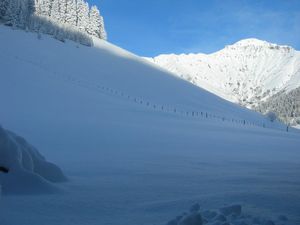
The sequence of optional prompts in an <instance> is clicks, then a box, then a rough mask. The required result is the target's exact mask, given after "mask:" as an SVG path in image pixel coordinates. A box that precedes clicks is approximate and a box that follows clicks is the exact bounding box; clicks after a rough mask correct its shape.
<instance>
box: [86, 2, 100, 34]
mask: <svg viewBox="0 0 300 225" xmlns="http://www.w3.org/2000/svg"><path fill="white" fill-rule="evenodd" d="M99 24H100V13H99V10H98V8H97V7H96V6H92V7H91V9H90V12H89V23H88V26H87V27H86V31H87V33H88V34H90V35H92V36H96V37H99V32H98V26H99Z"/></svg>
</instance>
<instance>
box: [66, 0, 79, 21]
mask: <svg viewBox="0 0 300 225" xmlns="http://www.w3.org/2000/svg"><path fill="white" fill-rule="evenodd" d="M76 20H77V13H76V0H66V7H65V23H66V24H69V25H71V26H76Z"/></svg>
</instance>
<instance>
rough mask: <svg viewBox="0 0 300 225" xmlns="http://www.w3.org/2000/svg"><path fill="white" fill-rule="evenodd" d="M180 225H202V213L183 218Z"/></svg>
mask: <svg viewBox="0 0 300 225" xmlns="http://www.w3.org/2000/svg"><path fill="white" fill-rule="evenodd" d="M178 225H202V216H201V214H200V213H191V214H189V215H187V216H185V217H183V218H182V219H181V220H180V221H179V223H178Z"/></svg>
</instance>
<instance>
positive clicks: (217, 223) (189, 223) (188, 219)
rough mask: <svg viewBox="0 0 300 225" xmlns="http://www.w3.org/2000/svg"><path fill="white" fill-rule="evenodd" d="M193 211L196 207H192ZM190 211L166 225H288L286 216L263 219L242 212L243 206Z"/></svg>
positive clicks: (236, 205)
mask: <svg viewBox="0 0 300 225" xmlns="http://www.w3.org/2000/svg"><path fill="white" fill-rule="evenodd" d="M192 208H193V209H195V207H193V206H192ZM197 209H198V210H197V211H195V210H190V212H189V213H183V214H182V215H179V216H177V217H176V218H175V219H173V220H170V221H169V222H168V223H166V225H204V224H205V225H252V224H255V225H276V224H281V225H285V224H288V218H287V217H286V216H285V215H279V216H278V217H277V218H276V219H270V218H262V217H260V216H255V215H250V214H247V213H244V212H242V206H241V205H238V204H235V205H229V206H226V207H222V208H220V209H218V210H204V211H203V210H200V207H197Z"/></svg>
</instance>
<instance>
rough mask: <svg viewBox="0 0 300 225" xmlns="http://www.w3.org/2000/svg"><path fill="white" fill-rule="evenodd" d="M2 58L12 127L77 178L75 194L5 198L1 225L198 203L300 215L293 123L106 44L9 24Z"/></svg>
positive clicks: (152, 218) (2, 88) (142, 215)
mask: <svg viewBox="0 0 300 225" xmlns="http://www.w3.org/2000/svg"><path fill="white" fill-rule="evenodd" d="M0 65H1V71H0V102H1V108H0V118H1V121H0V123H1V124H2V125H3V127H5V128H6V129H9V130H12V131H14V132H16V133H17V134H18V135H21V136H23V137H24V138H26V140H27V141H28V142H29V143H34V145H35V146H36V147H37V149H42V150H43V155H45V157H46V158H47V159H49V160H51V162H55V163H57V164H59V165H60V166H61V167H62V168H63V169H64V171H66V173H67V174H68V177H70V182H67V183H66V184H65V186H64V190H66V192H67V194H65V195H59V196H56V195H51V196H38V197H23V196H21V197H19V196H18V197H15V196H12V197H9V198H7V197H5V196H4V197H3V198H2V199H1V201H0V224H1V225H2V224H5V225H10V224H13V225H14V224H22V225H40V224H47V225H48V224H49V225H61V224H70V223H72V224H74V225H82V224H89V225H98V224H114V225H124V224H130V225H140V224H143V225H153V224H164V223H165V221H167V220H168V219H170V218H173V217H174V216H175V215H178V213H180V212H181V211H183V210H185V209H186V206H187V205H191V204H192V202H193V201H197V202H200V203H201V205H202V203H203V204H204V205H205V206H207V208H216V207H219V206H221V205H224V203H228V202H229V203H232V201H236V202H238V203H240V204H242V205H243V209H245V212H247V211H249V210H250V211H251V210H253V211H255V210H256V212H259V213H262V214H263V216H264V217H265V216H266V215H268V216H272V215H273V214H275V215H278V213H280V214H281V213H282V214H285V215H287V216H288V218H289V220H290V221H291V223H293V222H294V224H297V222H299V221H300V218H299V213H298V212H299V209H300V196H299V192H298V190H299V182H298V179H297V178H298V177H299V176H298V175H299V150H298V148H299V143H300V139H299V134H297V133H294V132H289V133H287V132H285V130H284V131H283V130H282V129H285V127H283V126H282V125H281V124H279V123H269V122H267V120H266V119H265V118H264V117H262V116H261V115H260V114H258V113H255V112H253V111H250V110H247V109H244V108H242V107H240V106H237V105H236V104H233V103H230V102H227V101H225V100H223V99H221V98H219V97H217V96H215V95H213V94H211V93H209V92H207V91H205V90H202V89H199V88H198V87H195V86H194V85H192V84H190V83H188V82H186V81H184V80H182V79H179V78H177V77H176V76H174V75H173V74H171V73H168V72H166V71H165V70H163V69H161V68H158V67H156V66H154V65H153V64H152V63H149V62H147V61H145V60H143V59H141V58H139V57H137V56H134V55H133V54H131V53H128V52H126V51H124V50H122V49H120V48H118V47H116V46H113V45H111V44H109V43H107V42H105V41H101V40H97V39H95V47H92V48H90V47H85V46H81V45H77V44H75V43H73V42H68V41H67V42H66V43H61V42H59V41H57V40H54V39H52V38H49V37H48V36H46V35H43V36H42V39H41V40H38V39H37V35H36V34H33V33H26V32H24V31H18V30H11V29H10V28H7V27H1V26H0ZM147 103H149V105H147ZM162 106H163V107H164V108H163V109H162ZM174 108H176V109H177V111H176V112H174V111H173V110H174ZM192 111H194V112H196V111H197V112H200V111H202V112H207V113H208V114H209V115H217V116H220V117H225V118H226V119H231V118H234V119H235V121H234V122H232V121H229V120H226V121H224V122H223V121H222V119H220V118H214V117H211V116H209V118H205V116H202V117H201V116H194V117H193V116H192V114H191V112H192ZM186 112H189V115H186ZM236 120H246V121H247V122H254V123H255V125H258V126H252V125H249V124H246V125H243V124H242V123H240V122H238V121H236ZM263 123H265V125H266V128H263V127H261V125H262V124H263ZM271 126H273V129H269V128H270V127H271ZM266 190H267V191H266ZM255 214H256V213H255Z"/></svg>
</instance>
